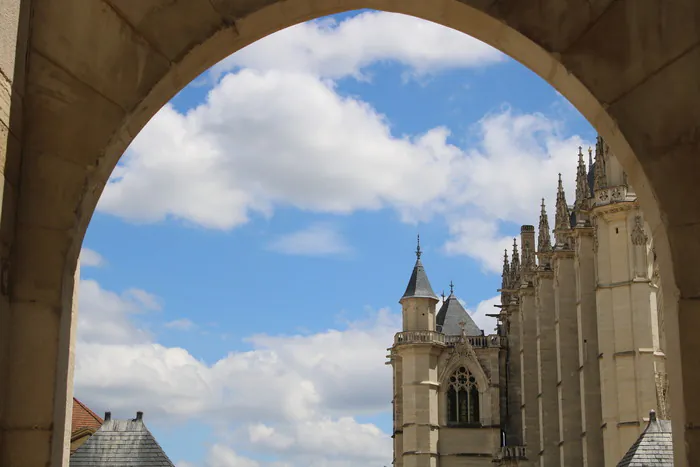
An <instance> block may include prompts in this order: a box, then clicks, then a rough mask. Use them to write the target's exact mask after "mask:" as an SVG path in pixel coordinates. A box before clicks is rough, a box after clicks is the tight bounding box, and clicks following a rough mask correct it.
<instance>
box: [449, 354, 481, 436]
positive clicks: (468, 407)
mask: <svg viewBox="0 0 700 467" xmlns="http://www.w3.org/2000/svg"><path fill="white" fill-rule="evenodd" d="M447 423H448V424H460V425H462V424H478V423H479V388H478V387H477V384H476V378H475V377H474V375H473V374H472V373H471V372H470V371H469V370H468V369H467V368H466V367H465V366H460V367H459V368H457V370H456V371H455V372H454V373H452V375H451V376H450V377H449V379H448V381H447Z"/></svg>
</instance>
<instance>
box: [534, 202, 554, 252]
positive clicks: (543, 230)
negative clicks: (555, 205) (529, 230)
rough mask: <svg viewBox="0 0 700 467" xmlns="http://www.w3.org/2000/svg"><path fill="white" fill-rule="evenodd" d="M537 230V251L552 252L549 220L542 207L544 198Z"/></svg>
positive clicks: (542, 206)
mask: <svg viewBox="0 0 700 467" xmlns="http://www.w3.org/2000/svg"><path fill="white" fill-rule="evenodd" d="M539 229H540V231H539V233H538V236H537V251H538V252H540V253H547V252H549V251H552V239H551V237H550V235H549V218H548V217H547V210H546V208H545V206H544V198H542V205H541V206H540V225H539Z"/></svg>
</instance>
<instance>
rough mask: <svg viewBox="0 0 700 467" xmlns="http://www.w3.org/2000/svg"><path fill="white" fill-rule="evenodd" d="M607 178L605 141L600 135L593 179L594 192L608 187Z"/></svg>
mask: <svg viewBox="0 0 700 467" xmlns="http://www.w3.org/2000/svg"><path fill="white" fill-rule="evenodd" d="M607 185H608V184H607V180H606V176H605V141H603V138H602V137H601V136H600V135H598V138H597V139H596V144H595V166H594V178H593V190H594V191H595V190H600V189H602V188H605V187H606V186H607Z"/></svg>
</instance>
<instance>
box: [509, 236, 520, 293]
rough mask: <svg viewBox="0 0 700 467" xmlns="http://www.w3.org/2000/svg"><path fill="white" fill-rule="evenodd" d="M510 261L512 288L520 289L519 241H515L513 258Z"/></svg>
mask: <svg viewBox="0 0 700 467" xmlns="http://www.w3.org/2000/svg"><path fill="white" fill-rule="evenodd" d="M511 258H512V259H511V261H510V287H511V288H514V287H518V285H519V284H520V253H518V241H517V240H516V239H515V238H514V239H513V256H512V257H511Z"/></svg>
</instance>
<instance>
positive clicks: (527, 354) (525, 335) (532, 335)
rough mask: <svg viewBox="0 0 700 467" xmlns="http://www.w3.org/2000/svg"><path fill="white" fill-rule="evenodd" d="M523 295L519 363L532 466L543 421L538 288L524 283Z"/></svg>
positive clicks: (524, 423)
mask: <svg viewBox="0 0 700 467" xmlns="http://www.w3.org/2000/svg"><path fill="white" fill-rule="evenodd" d="M518 294H519V296H520V310H519V313H518V314H519V315H520V365H521V377H520V378H521V390H520V391H521V394H522V401H523V405H522V420H523V440H524V441H525V446H526V447H527V456H528V459H530V465H534V463H535V460H536V459H537V453H538V452H539V445H540V423H539V410H538V402H537V394H538V392H539V388H538V384H537V378H536V377H534V376H535V375H536V374H537V309H536V307H535V290H534V287H532V286H523V287H522V288H521V289H520V291H519V292H518Z"/></svg>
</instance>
